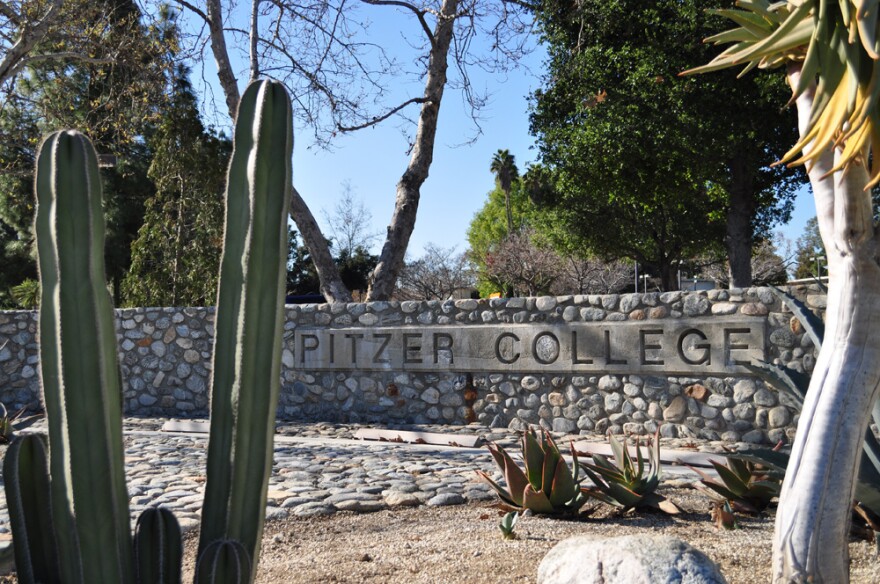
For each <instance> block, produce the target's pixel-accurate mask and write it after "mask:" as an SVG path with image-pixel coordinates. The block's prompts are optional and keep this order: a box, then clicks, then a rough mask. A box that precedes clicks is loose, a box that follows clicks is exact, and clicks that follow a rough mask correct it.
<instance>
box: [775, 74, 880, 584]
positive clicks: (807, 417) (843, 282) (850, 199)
mask: <svg viewBox="0 0 880 584" xmlns="http://www.w3.org/2000/svg"><path fill="white" fill-rule="evenodd" d="M799 76H800V69H799V67H792V68H791V69H790V70H789V81H790V82H791V83H792V84H793V86H794V85H796V83H797V80H798V78H799ZM814 94H815V90H814V89H812V90H808V91H806V92H805V93H804V94H803V95H801V97H800V98H798V100H797V110H798V120H799V125H800V130H801V133H802V134H803V132H804V131H805V128H806V125H807V121H808V119H809V115H810V107H811V104H812V101H813V96H814ZM807 149H809V147H808V148H807ZM834 159H835V154H834V153H833V152H831V151H828V152H825V153H823V155H822V157H821V158H820V159H819V160H818V161H817V162H816V164H814V165H813V167H812V168H810V170H809V177H810V183H811V184H812V187H813V194H814V197H815V199H816V210H817V216H818V220H819V230H820V232H821V234H822V240H823V242H824V244H825V247H826V249H827V250H828V272H829V287H828V307H827V312H826V328H825V342H824V343H823V345H822V350H821V351H820V353H819V357H818V359H817V362H816V367H815V369H814V371H813V376H812V380H811V382H810V389H809V391H808V393H807V397H806V400H805V403H804V407H803V411H802V412H801V416H800V421H799V423H798V431H797V437H796V439H795V443H794V447H793V449H792V455H791V462H790V463H789V467H788V471H787V473H786V480H785V483H784V485H783V488H782V494H781V496H780V504H779V511H778V513H777V515H776V532H775V536H774V541H773V574H774V581H775V582H806V581H807V580H809V581H811V582H846V581H848V574H849V553H848V548H847V541H848V534H849V528H850V515H851V507H852V499H853V493H854V491H855V477H856V473H857V472H858V464H859V460H860V449H861V444H862V440H863V439H864V435H865V431H866V429H867V426H868V423H869V420H870V418H871V410H872V406H873V404H874V403H875V402H876V400H877V398H878V397H880V335H878V334H877V331H878V330H880V267H878V258H877V237H876V236H875V233H874V227H873V215H872V208H871V197H870V193H869V192H868V193H866V192H865V191H864V190H863V187H864V185H865V184H866V183H867V180H868V179H867V173H866V172H865V169H864V167H863V166H858V167H853V168H851V169H850V171H849V172H848V173H846V175H843V174H842V173H840V172H836V173H833V174H831V175H829V176H826V175H827V173H828V172H829V171H830V170H831V169H832V168H833V167H834V163H835V160H834Z"/></svg>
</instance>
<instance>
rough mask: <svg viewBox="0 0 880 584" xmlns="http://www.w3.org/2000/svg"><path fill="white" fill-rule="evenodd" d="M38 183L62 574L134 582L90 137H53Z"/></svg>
mask: <svg viewBox="0 0 880 584" xmlns="http://www.w3.org/2000/svg"><path fill="white" fill-rule="evenodd" d="M36 191H37V218H36V222H35V229H36V236H37V250H38V260H39V262H38V263H39V269H40V277H41V281H42V290H41V298H40V318H39V322H40V325H39V326H40V374H41V378H42V384H43V398H44V401H45V404H46V412H47V418H48V419H49V469H50V475H51V477H52V480H51V499H52V506H53V512H54V513H55V521H56V530H55V531H56V535H57V539H58V545H59V555H60V557H61V563H62V573H63V579H64V581H65V582H78V581H81V580H82V581H85V582H120V583H129V582H133V581H134V575H133V571H132V562H131V555H132V550H131V530H130V526H129V507H128V491H127V489H126V486H125V474H124V458H123V447H122V403H121V402H122V383H121V376H120V371H119V364H118V362H117V347H116V330H115V325H114V314H113V308H112V303H111V301H110V295H109V293H108V292H107V288H106V276H105V269H104V221H103V208H102V201H101V180H100V176H99V173H98V162H97V157H96V155H95V150H94V148H93V147H92V144H91V142H90V141H89V140H88V138H86V137H85V136H84V135H82V134H80V133H78V132H73V131H64V132H55V133H54V134H51V135H50V136H49V137H47V138H46V140H45V141H44V142H43V144H42V145H41V146H40V152H39V155H38V157H37V180H36ZM72 517H76V519H75V523H74V521H73V520H72ZM71 527H73V529H71ZM77 552H78V555H79V558H80V560H81V561H79V562H78V561H77V560H76V557H77ZM78 564H81V565H78Z"/></svg>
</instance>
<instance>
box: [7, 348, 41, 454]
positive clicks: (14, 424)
mask: <svg viewBox="0 0 880 584" xmlns="http://www.w3.org/2000/svg"><path fill="white" fill-rule="evenodd" d="M0 348H2V347H0ZM27 409H28V406H24V407H23V408H21V409H20V410H18V411H17V412H15V413H13V414H10V413H9V412H8V411H7V409H6V406H4V405H3V404H2V403H0V444H8V443H9V442H11V441H12V439H13V438H14V437H15V433H16V432H18V431H19V430H24V429H25V428H27V427H28V426H31V425H33V423H34V422H36V421H37V420H39V419H40V418H42V417H43V416H42V414H35V415H33V416H27V417H24V418H22V416H23V415H24V413H25V412H26V411H27Z"/></svg>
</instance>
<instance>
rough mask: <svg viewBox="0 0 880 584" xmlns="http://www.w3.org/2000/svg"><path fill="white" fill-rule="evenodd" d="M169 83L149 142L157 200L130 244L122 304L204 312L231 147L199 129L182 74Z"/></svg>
mask: <svg viewBox="0 0 880 584" xmlns="http://www.w3.org/2000/svg"><path fill="white" fill-rule="evenodd" d="M171 83H172V88H173V89H172V92H171V97H170V104H169V107H168V109H167V110H166V111H165V113H164V114H163V116H162V119H161V121H160V123H159V126H158V128H157V130H156V133H155V135H154V137H153V139H152V140H151V142H150V146H151V149H152V150H153V161H152V163H151V164H150V169H149V172H148V176H149V178H150V180H152V181H153V183H154V184H155V187H156V193H155V195H153V197H152V198H151V199H149V200H148V201H147V203H146V213H145V216H144V222H143V225H142V226H141V228H140V231H139V232H138V237H137V239H136V240H135V241H134V243H133V244H132V250H131V253H132V262H131V269H130V271H129V273H128V275H127V276H126V277H125V280H124V281H123V286H122V288H123V296H124V299H125V301H126V303H127V304H130V305H137V306H207V305H211V304H213V303H214V300H215V299H214V294H215V290H216V287H217V271H218V266H219V264H220V250H221V247H222V244H223V189H224V186H225V180H226V174H225V168H226V165H227V163H228V160H229V155H230V152H231V144H230V142H229V140H228V139H226V138H224V137H223V136H217V135H216V134H214V133H213V132H211V131H209V130H206V129H205V127H204V125H203V124H202V121H201V119H200V118H199V111H198V107H197V105H196V96H195V94H194V93H193V89H192V86H191V85H190V83H189V80H188V78H187V71H186V70H185V69H184V68H183V67H179V68H178V69H177V70H176V71H175V73H174V75H173V78H172V80H171Z"/></svg>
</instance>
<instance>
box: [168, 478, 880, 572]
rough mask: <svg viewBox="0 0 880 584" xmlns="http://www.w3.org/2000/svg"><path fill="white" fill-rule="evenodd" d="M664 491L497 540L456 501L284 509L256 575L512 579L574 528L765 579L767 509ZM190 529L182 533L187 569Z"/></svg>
mask: <svg viewBox="0 0 880 584" xmlns="http://www.w3.org/2000/svg"><path fill="white" fill-rule="evenodd" d="M665 492H666V495H667V496H668V497H669V498H671V499H673V500H674V501H675V502H676V503H678V504H679V506H680V507H682V508H683V509H684V510H686V512H685V513H683V514H681V515H678V516H674V517H672V516H668V515H664V514H659V513H639V514H627V515H620V514H618V513H617V512H616V511H614V510H612V509H611V508H610V507H607V506H605V505H599V506H598V507H597V508H596V509H595V511H594V512H593V513H592V514H591V515H590V516H589V517H586V518H582V519H578V520H567V521H566V520H560V519H550V518H545V517H524V518H522V519H521V520H520V521H519V523H518V524H517V526H516V532H517V534H518V537H517V539H515V540H504V539H502V538H501V536H500V532H499V531H498V528H497V523H498V520H499V518H500V516H501V515H502V512H501V511H499V510H498V509H497V508H495V507H493V506H491V505H485V504H484V505H456V506H450V507H417V508H407V509H403V508H401V509H395V510H385V511H379V512H376V513H347V512H342V513H337V514H335V515H333V516H330V517H310V518H297V517H289V518H286V519H283V520H280V521H271V522H269V523H268V524H267V526H266V531H265V537H264V540H263V541H264V543H263V551H262V554H261V558H260V569H259V574H258V577H257V582H258V583H262V584H269V583H272V584H280V583H287V582H297V583H300V584H306V583H314V584H318V583H325V582H329V583H350V584H353V583H371V584H380V583H381V584H394V583H401V584H403V583H406V584H420V583H426V584H427V583H432V584H436V583H450V584H451V583H456V584H457V583H462V584H469V583H473V584H477V583H479V584H485V583H499V584H500V583H516V582H534V581H535V578H536V575H537V570H538V564H539V563H540V561H541V559H542V558H543V557H544V554H546V553H547V551H549V550H550V548H552V547H553V546H554V545H555V544H556V543H557V542H559V541H561V540H563V539H565V538H568V537H572V536H575V535H584V534H596V535H600V536H603V537H613V536H616V535H626V534H633V533H645V532H646V531H650V532H652V533H660V534H665V535H669V536H674V537H678V538H680V539H683V540H685V541H687V542H689V543H690V544H691V545H693V546H694V547H696V548H697V549H699V550H701V551H703V552H705V553H706V554H707V555H708V556H709V557H710V558H712V559H713V560H714V561H715V562H716V563H718V564H719V566H720V567H721V571H722V573H723V574H724V575H725V577H726V578H727V580H728V582H730V584H752V583H754V582H769V581H770V545H769V544H770V539H771V537H772V532H773V518H772V516H769V517H764V518H758V519H749V518H743V519H741V528H740V529H737V530H734V531H719V530H717V529H716V528H715V527H714V526H713V524H712V522H711V521H710V520H709V514H708V505H707V504H706V500H705V498H704V497H703V496H702V495H700V494H698V493H695V492H694V491H693V490H691V489H668V490H666V491H665ZM195 545H196V536H195V533H191V534H189V536H188V537H187V542H186V546H187V570H188V572H187V574H186V575H185V576H184V581H187V580H188V579H189V578H190V577H191V576H190V574H191V571H192V557H193V553H194V551H193V548H194V547H195ZM850 554H851V556H852V570H851V575H850V576H851V582H853V583H854V584H860V583H863V584H868V583H872V584H876V583H877V582H880V565H878V562H877V555H876V551H875V548H874V546H873V545H872V544H868V543H866V542H856V541H853V542H852V543H851V544H850Z"/></svg>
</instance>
